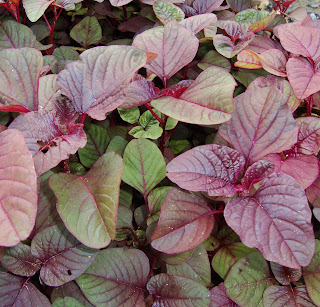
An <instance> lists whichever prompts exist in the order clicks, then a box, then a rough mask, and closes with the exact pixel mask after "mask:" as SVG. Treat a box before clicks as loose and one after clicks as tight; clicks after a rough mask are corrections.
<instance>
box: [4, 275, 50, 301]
mask: <svg viewBox="0 0 320 307" xmlns="http://www.w3.org/2000/svg"><path fill="white" fill-rule="evenodd" d="M0 298H1V305H2V306H23V307H34V306H37V307H50V306H51V304H50V302H49V300H48V299H47V297H46V296H45V295H44V294H42V293H41V292H40V291H39V290H38V289H37V288H36V287H35V286H34V285H33V284H32V283H31V282H30V281H29V279H25V278H22V277H17V276H14V275H11V274H9V273H4V272H0Z"/></svg>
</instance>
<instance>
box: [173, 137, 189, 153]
mask: <svg viewBox="0 0 320 307" xmlns="http://www.w3.org/2000/svg"><path fill="white" fill-rule="evenodd" d="M188 146H190V143H189V141H188V140H170V141H169V147H170V149H171V150H172V151H173V153H174V154H179V153H180V152H181V151H183V150H184V149H185V148H186V147H188Z"/></svg>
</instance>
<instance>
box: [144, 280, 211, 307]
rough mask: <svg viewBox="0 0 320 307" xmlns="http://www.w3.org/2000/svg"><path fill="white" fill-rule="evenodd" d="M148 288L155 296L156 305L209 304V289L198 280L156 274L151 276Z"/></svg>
mask: <svg viewBox="0 0 320 307" xmlns="http://www.w3.org/2000/svg"><path fill="white" fill-rule="evenodd" d="M147 289H148V291H149V292H150V294H151V295H153V296H154V298H155V300H154V303H153V305H154V306H189V305H190V306H208V304H209V297H210V292H209V290H208V289H207V288H205V287H204V286H203V285H201V284H199V283H197V282H196V281H194V280H192V279H189V278H186V277H182V276H172V275H168V274H158V275H155V276H153V277H151V278H150V280H149V282H148V284H147ZM191 304H192V305H191Z"/></svg>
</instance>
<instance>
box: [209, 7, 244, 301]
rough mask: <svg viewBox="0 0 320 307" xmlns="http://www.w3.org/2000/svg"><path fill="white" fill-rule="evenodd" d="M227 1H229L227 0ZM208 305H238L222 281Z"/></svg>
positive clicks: (211, 294) (211, 293)
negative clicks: (228, 293)
mask: <svg viewBox="0 0 320 307" xmlns="http://www.w3.org/2000/svg"><path fill="white" fill-rule="evenodd" d="M228 2H229V1H228ZM209 307H239V306H238V305H237V304H236V303H235V302H233V301H232V300H231V299H230V298H229V296H228V295H227V293H226V287H225V286H224V284H223V283H221V284H219V285H218V286H216V287H214V288H212V289H211V290H210V305H209Z"/></svg>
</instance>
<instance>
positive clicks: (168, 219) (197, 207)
mask: <svg viewBox="0 0 320 307" xmlns="http://www.w3.org/2000/svg"><path fill="white" fill-rule="evenodd" d="M211 211H212V209H211V208H210V207H209V206H208V204H207V202H206V201H205V200H204V198H202V197H201V198H200V197H199V196H195V195H192V194H190V193H187V192H183V191H181V190H180V189H177V188H172V189H171V190H169V191H168V193H167V195H166V198H165V199H164V201H163V203H162V206H161V213H160V218H159V222H158V225H157V227H156V229H155V231H154V233H153V234H152V236H151V240H152V243H151V245H152V247H153V248H155V249H156V250H158V251H161V252H164V253H166V254H177V253H182V252H185V251H187V250H189V249H192V248H194V247H196V246H198V245H199V244H200V243H202V242H203V241H204V240H205V239H206V238H207V237H208V236H209V235H210V233H211V230H212V228H213V225H214V218H213V216H212V215H211V214H210V213H211Z"/></svg>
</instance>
